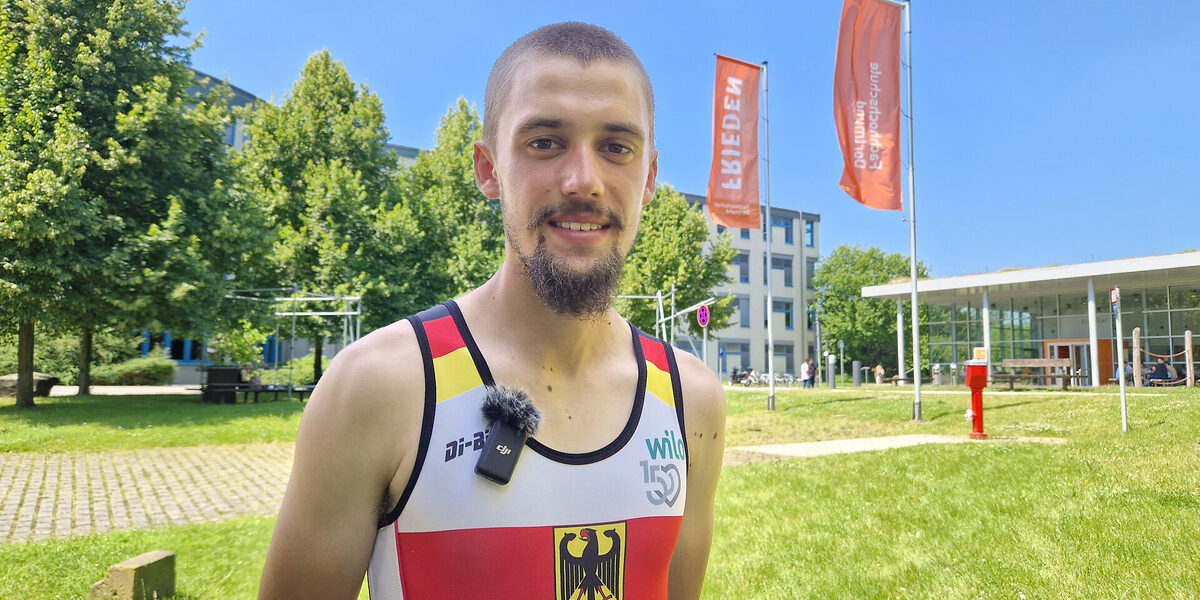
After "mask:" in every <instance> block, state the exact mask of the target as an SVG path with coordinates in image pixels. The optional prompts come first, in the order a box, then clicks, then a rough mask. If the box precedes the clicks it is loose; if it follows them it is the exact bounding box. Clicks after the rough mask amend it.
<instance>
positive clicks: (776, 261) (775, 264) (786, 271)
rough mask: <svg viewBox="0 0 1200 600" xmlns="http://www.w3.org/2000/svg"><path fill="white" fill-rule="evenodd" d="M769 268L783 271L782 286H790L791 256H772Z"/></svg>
mask: <svg viewBox="0 0 1200 600" xmlns="http://www.w3.org/2000/svg"><path fill="white" fill-rule="evenodd" d="M789 243H791V242H789ZM771 268H772V269H775V270H776V271H783V286H784V287H792V257H790V256H772V257H771Z"/></svg>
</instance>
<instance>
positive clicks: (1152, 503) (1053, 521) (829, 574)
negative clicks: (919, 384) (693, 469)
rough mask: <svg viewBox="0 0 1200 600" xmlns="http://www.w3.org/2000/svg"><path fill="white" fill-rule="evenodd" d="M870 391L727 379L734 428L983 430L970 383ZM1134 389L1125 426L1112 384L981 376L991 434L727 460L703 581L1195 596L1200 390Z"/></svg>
mask: <svg viewBox="0 0 1200 600" xmlns="http://www.w3.org/2000/svg"><path fill="white" fill-rule="evenodd" d="M872 392H874V390H867V391H864V392H857V391H839V392H828V391H824V392H801V391H782V392H780V393H778V394H777V396H776V403H777V409H778V410H777V411H776V412H775V413H767V412H766V411H765V410H764V407H765V405H766V395H765V392H762V391H757V392H749V391H740V390H739V391H735V392H731V393H730V410H729V412H730V419H729V443H730V444H732V445H739V444H751V443H764V442H784V441H796V440H818V439H828V438H842V437H859V436H861V435H882V434H903V433H940V434H960V435H965V434H966V433H968V432H969V431H970V427H969V424H968V423H967V422H966V420H965V419H964V418H963V416H962V414H963V412H964V411H965V410H966V408H967V407H968V405H969V396H968V395H966V394H960V395H946V394H925V395H923V398H922V408H923V410H922V412H923V416H924V417H925V418H926V419H927V422H924V423H912V422H910V421H907V420H906V418H907V417H908V416H909V415H911V410H912V394H911V391H910V392H909V393H907V394H891V393H875V394H872ZM1128 407H1129V422H1130V431H1129V433H1126V434H1122V433H1121V428H1120V423H1121V422H1120V404H1119V399H1118V396H1117V395H1116V394H1115V393H1113V394H1105V395H1099V394H1082V393H1065V394H1046V395H1040V394H1039V395H1031V394H1022V395H1007V394H992V395H990V396H989V395H987V394H985V410H984V417H985V424H986V430H987V431H988V433H989V434H990V435H991V436H992V439H989V440H987V441H984V442H978V441H976V442H967V443H963V444H949V445H930V446H919V447H911V448H903V449H897V450H889V451H884V452H868V453H860V454H846V455H838V456H826V457H819V458H809V459H792V460H784V461H776V462H770V463H760V464H749V465H744V466H738V467H733V468H729V469H726V470H725V472H724V473H723V474H722V480H721V485H720V489H719V493H718V499H717V523H716V535H715V540H714V547H713V552H712V556H711V559H710V563H709V564H710V566H709V577H708V581H707V585H706V588H705V595H704V597H705V598H778V599H785V598H1147V599H1149V598H1197V597H1200V577H1198V576H1197V575H1196V573H1200V535H1197V533H1196V532H1197V531H1200V445H1198V442H1200V393H1197V392H1196V391H1193V390H1162V391H1155V392H1153V393H1152V395H1147V396H1142V395H1138V396H1134V395H1130V396H1129V398H1128ZM1017 437H1021V438H1028V437H1057V438H1066V439H1067V440H1068V443H1066V444H1038V443H1029V442H1016V441H1005V439H1004V438H1017ZM789 438H790V439H789Z"/></svg>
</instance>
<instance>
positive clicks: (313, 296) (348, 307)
mask: <svg viewBox="0 0 1200 600" xmlns="http://www.w3.org/2000/svg"><path fill="white" fill-rule="evenodd" d="M278 292H289V293H290V295H289V296H278V295H273V296H272V297H270V298H262V297H259V296H256V295H253V294H261V293H272V294H275V293H278ZM225 297H226V298H233V299H240V300H251V301H255V302H273V303H275V304H276V309H275V313H274V314H275V351H274V352H273V353H272V356H273V358H274V359H275V360H274V362H273V363H272V369H273V370H275V371H276V372H278V370H279V354H280V344H281V342H280V340H279V319H280V318H282V317H291V319H292V327H291V336H290V337H289V338H288V360H287V364H288V400H291V399H292V388H293V387H294V386H293V381H294V379H293V370H294V368H295V367H293V366H292V359H294V358H295V356H294V349H295V345H296V318H297V317H342V345H341V347H342V348H345V347H346V346H349V345H350V344H352V343H353V342H355V341H357V340H358V338H359V337H361V336H362V296H337V295H332V294H320V293H317V292H306V291H302V290H300V289H298V288H296V287H294V286H293V287H276V288H254V289H244V290H233V291H232V292H230V293H229V294H227V295H226V296H225ZM301 302H340V303H341V307H342V308H341V310H300V307H299V303H301ZM289 304H290V305H291V310H287V307H288V305H289Z"/></svg>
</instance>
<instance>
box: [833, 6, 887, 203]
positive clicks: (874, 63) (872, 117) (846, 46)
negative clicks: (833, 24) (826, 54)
mask: <svg viewBox="0 0 1200 600" xmlns="http://www.w3.org/2000/svg"><path fill="white" fill-rule="evenodd" d="M902 10H903V9H902V8H900V7H899V6H896V5H893V4H890V3H886V2H880V1H879V0H845V4H844V5H843V6H842V24H841V28H840V31H839V32H838V46H837V66H836V69H835V71H834V82H833V117H834V124H835V125H836V126H837V134H838V143H839V145H841V147H842V160H843V162H844V163H845V167H844V168H843V170H842V181H841V187H842V189H843V190H846V193H847V194H849V195H850V197H851V198H854V199H855V200H858V201H859V202H861V203H863V204H865V205H866V206H868V207H871V208H879V209H886V210H900V209H901V208H902V207H901V196H900V21H901V16H902V12H901V11H902Z"/></svg>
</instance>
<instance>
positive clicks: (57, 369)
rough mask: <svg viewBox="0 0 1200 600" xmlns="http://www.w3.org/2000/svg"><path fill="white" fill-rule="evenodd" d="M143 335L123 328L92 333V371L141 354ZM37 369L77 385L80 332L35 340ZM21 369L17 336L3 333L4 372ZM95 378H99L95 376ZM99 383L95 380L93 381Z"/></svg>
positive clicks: (0, 371)
mask: <svg viewBox="0 0 1200 600" xmlns="http://www.w3.org/2000/svg"><path fill="white" fill-rule="evenodd" d="M141 341H142V337H141V336H140V335H138V334H136V333H132V332H129V331H121V330H115V329H114V330H107V331H97V332H96V333H95V334H94V335H93V336H92V372H93V373H94V372H95V370H96V368H97V366H96V365H105V364H111V363H116V362H119V361H123V360H128V359H131V358H135V357H137V356H138V355H139V354H140V353H141V352H140V348H139V347H138V346H139V344H141ZM33 355H34V356H33V370H34V371H38V372H41V373H49V374H51V375H54V376H55V377H57V378H58V379H59V382H60V383H61V384H62V385H75V384H76V383H77V380H78V378H79V332H78V331H75V332H70V333H64V334H60V333H53V332H51V333H43V331H39V332H38V333H37V334H36V336H35V339H34V343H33ZM16 372H17V336H16V335H11V334H10V335H3V336H0V375H4V374H7V373H16ZM93 377H95V376H94V375H93ZM93 383H95V381H93Z"/></svg>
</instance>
